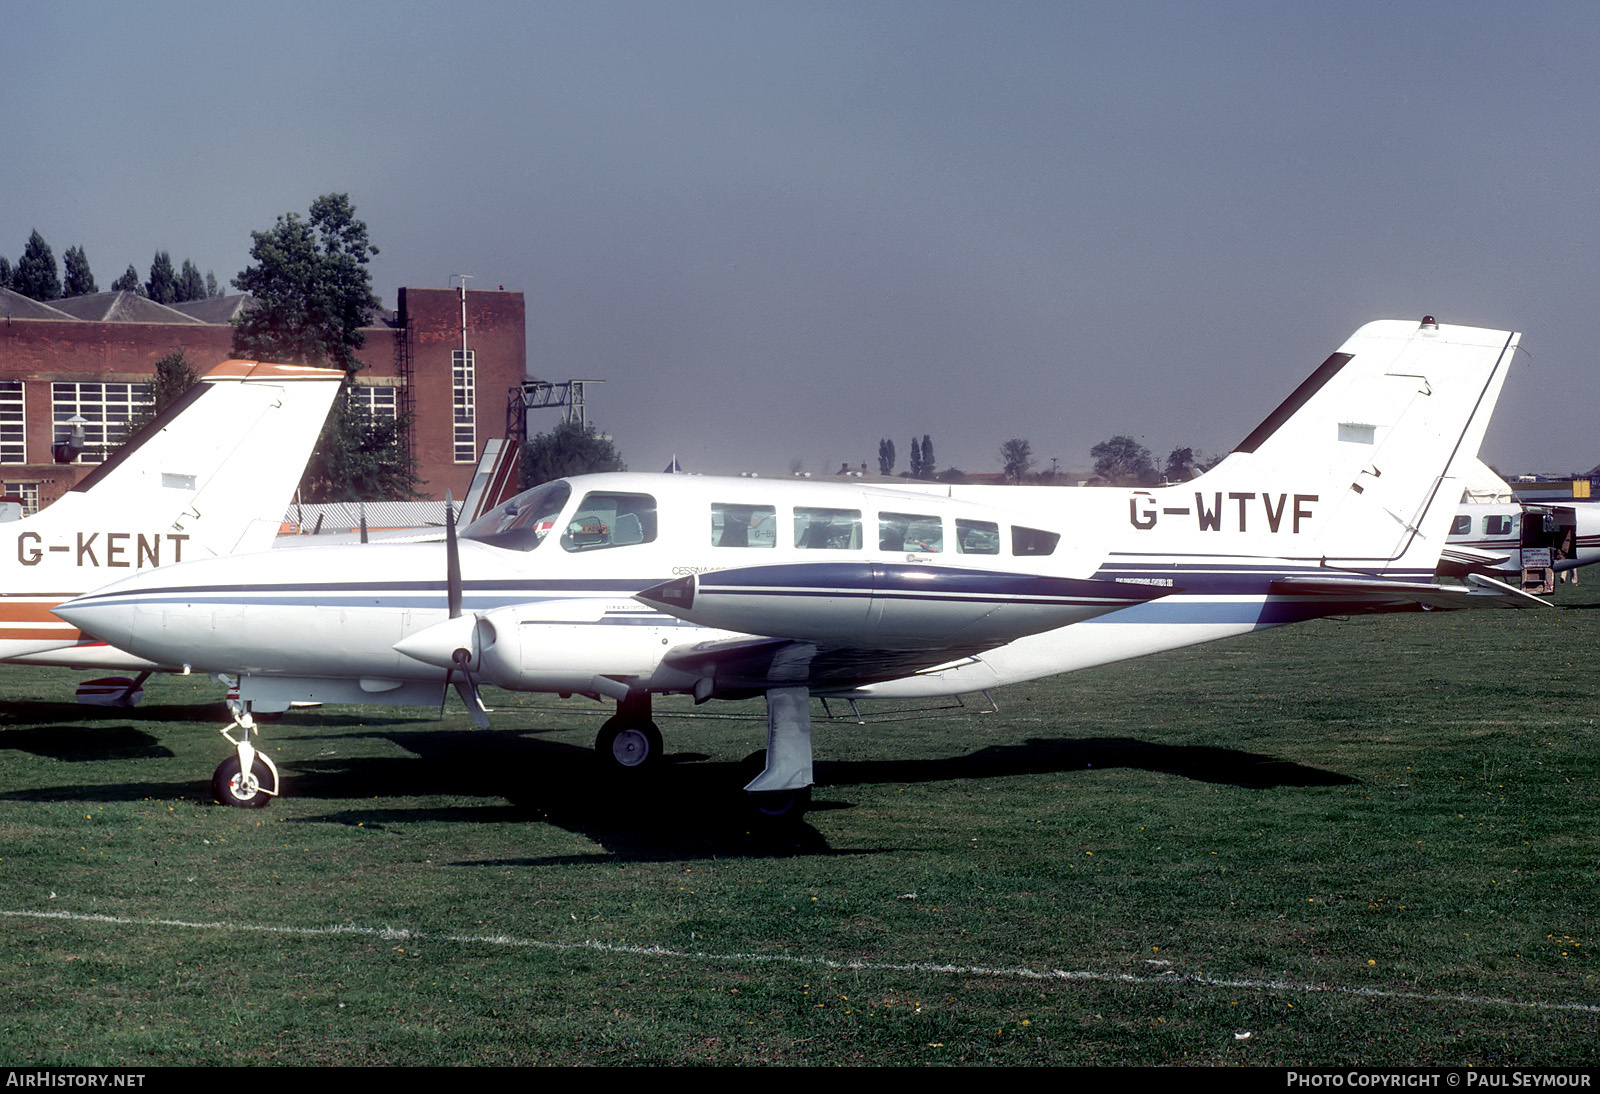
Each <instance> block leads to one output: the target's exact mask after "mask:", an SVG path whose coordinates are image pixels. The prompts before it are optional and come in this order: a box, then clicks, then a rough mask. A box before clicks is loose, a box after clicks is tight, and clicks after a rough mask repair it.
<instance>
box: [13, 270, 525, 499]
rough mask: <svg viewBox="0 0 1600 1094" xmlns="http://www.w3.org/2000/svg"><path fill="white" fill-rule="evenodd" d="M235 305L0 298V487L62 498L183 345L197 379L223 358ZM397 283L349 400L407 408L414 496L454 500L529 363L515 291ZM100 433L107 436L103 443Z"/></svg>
mask: <svg viewBox="0 0 1600 1094" xmlns="http://www.w3.org/2000/svg"><path fill="white" fill-rule="evenodd" d="M248 304H249V298H248V297H244V296H232V297H223V298H221V299H211V300H197V301H193V302H191V303H188V304H179V305H174V306H171V307H168V306H165V305H161V304H157V303H154V302H153V301H150V300H146V299H144V298H143V297H140V296H138V295H136V294H134V293H128V292H112V293H99V294H96V295H94V296H80V297H74V298H71V299H68V300H57V301H53V302H52V303H50V304H41V303H39V302H37V301H34V300H30V299H28V298H27V297H25V296H20V295H18V294H17V293H14V292H11V291H9V290H6V289H0V490H3V491H4V493H5V494H7V495H12V496H19V497H22V498H24V499H25V500H26V501H27V502H28V503H29V505H30V506H31V507H37V506H43V505H48V504H49V503H50V502H52V501H54V500H55V499H56V498H58V497H60V496H61V495H62V494H63V493H64V492H65V491H66V490H68V489H69V488H70V487H71V486H72V485H73V484H74V483H76V482H77V481H78V480H79V479H81V478H82V477H83V476H84V475H85V474H87V473H88V471H89V466H88V465H92V464H95V463H98V462H100V460H101V459H103V458H104V451H105V447H104V446H105V444H106V442H107V441H108V440H111V441H115V440H116V439H117V437H118V436H119V434H120V427H121V425H122V423H125V422H126V421H127V420H128V419H129V417H130V416H132V415H133V414H134V413H135V412H136V410H137V408H138V406H139V405H140V404H141V403H142V402H147V401H148V398H149V382H150V379H151V377H152V376H153V375H154V374H155V365H156V362H157V361H159V360H160V359H161V358H163V357H165V356H166V355H167V354H169V353H172V352H173V351H174V350H178V349H182V350H183V351H184V352H185V353H186V354H187V356H188V358H189V360H190V362H191V363H192V364H193V365H194V366H195V368H196V369H197V370H198V371H200V372H202V373H204V372H205V371H206V370H208V369H210V368H211V367H212V366H213V365H216V364H217V363H218V362H220V361H224V360H226V359H227V358H229V357H231V356H232V355H233V327H232V326H231V323H232V320H233V318H234V316H235V315H237V314H238V313H239V311H240V310H241V309H243V308H244V307H246V306H248ZM464 311H465V323H466V334H465V352H463V335H462V321H463V306H462V294H461V292H460V291H459V290H456V289H416V288H402V289H401V290H400V291H399V299H398V307H397V308H396V309H395V310H394V311H391V312H383V313H380V315H379V316H378V317H377V319H376V322H375V323H374V325H373V326H371V327H368V328H366V330H365V333H366V336H367V344H366V346H365V347H363V348H362V350H361V360H362V361H363V362H364V363H365V364H366V366H367V367H366V368H365V369H363V370H362V372H361V373H360V374H359V375H358V376H357V378H356V382H355V386H354V388H353V389H352V391H351V397H352V398H354V399H359V400H360V401H362V402H363V403H365V404H366V405H367V406H368V407H370V408H371V409H372V411H373V412H374V413H375V414H379V415H394V414H398V413H402V412H405V411H407V410H409V411H410V412H411V416H412V418H411V421H412V426H411V433H410V437H409V443H410V446H411V451H412V454H413V455H415V456H416V457H417V462H418V475H419V477H420V479H421V485H420V490H421V491H422V493H423V495H424V496H425V497H428V498H432V499H442V498H443V497H444V494H445V491H446V490H449V491H451V492H452V493H453V494H454V495H455V496H456V497H457V498H460V497H462V496H463V495H464V494H465V493H466V490H467V486H468V484H469V483H470V481H471V478H472V471H473V468H474V466H475V465H476V463H477V460H478V456H479V454H480V453H481V452H482V451H483V443H484V441H486V440H488V439H489V438H491V437H498V436H501V435H502V434H503V433H504V430H505V407H506V394H507V392H508V391H509V390H510V389H511V388H514V387H518V386H520V385H521V383H522V381H523V377H524V372H525V370H526V366H527V348H526V309H525V307H524V303H523V298H522V294H521V293H519V292H505V291H503V290H501V291H484V290H478V289H474V290H471V291H469V292H467V293H466V297H465V309H464ZM75 416H76V417H78V418H80V419H82V422H81V424H82V428H83V430H84V440H85V447H84V449H83V452H82V454H81V455H80V456H79V457H78V458H77V459H76V460H75V461H74V462H73V463H71V464H58V463H56V462H55V460H54V458H53V455H52V447H53V446H54V445H55V444H56V443H58V442H60V441H64V440H66V439H67V437H68V436H69V435H70V433H71V431H72V429H73V426H72V425H71V424H69V422H70V420H71V419H72V418H74V417H75ZM108 434H109V436H108Z"/></svg>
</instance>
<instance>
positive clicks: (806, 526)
mask: <svg viewBox="0 0 1600 1094" xmlns="http://www.w3.org/2000/svg"><path fill="white" fill-rule="evenodd" d="M794 545H795V546H796V547H804V548H810V549H814V550H819V551H859V550H860V549H861V510H859V509H815V508H810V507H805V506H799V505H797V506H795V508H794Z"/></svg>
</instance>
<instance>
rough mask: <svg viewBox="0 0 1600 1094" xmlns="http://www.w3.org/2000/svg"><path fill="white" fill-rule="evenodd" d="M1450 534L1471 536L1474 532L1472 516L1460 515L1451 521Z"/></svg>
mask: <svg viewBox="0 0 1600 1094" xmlns="http://www.w3.org/2000/svg"><path fill="white" fill-rule="evenodd" d="M1450 534H1451V535H1452V536H1469V535H1471V534H1472V518H1471V517H1469V516H1459V517H1457V518H1456V519H1455V520H1453V521H1451V522H1450Z"/></svg>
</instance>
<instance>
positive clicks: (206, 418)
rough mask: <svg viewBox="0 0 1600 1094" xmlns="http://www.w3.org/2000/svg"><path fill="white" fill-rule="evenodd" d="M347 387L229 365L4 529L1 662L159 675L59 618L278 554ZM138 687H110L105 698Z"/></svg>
mask: <svg viewBox="0 0 1600 1094" xmlns="http://www.w3.org/2000/svg"><path fill="white" fill-rule="evenodd" d="M343 378H344V374H343V373H342V372H340V371H338V370H333V369H322V368H308V367H304V366H300V365H281V364H268V363H264V362H257V361H224V362H223V363H222V364H220V365H218V366H217V367H216V368H214V369H212V370H211V371H210V372H209V373H207V374H206V375H205V376H204V377H203V378H202V379H201V382H200V383H197V384H195V385H194V387H192V388H190V389H189V391H188V392H187V393H185V394H184V395H183V396H182V397H180V398H179V399H178V401H177V402H175V403H174V404H173V405H172V406H170V407H168V408H167V409H166V410H165V411H163V412H162V413H161V414H160V415H158V416H157V417H156V418H155V419H154V420H153V421H151V422H150V423H149V424H148V425H146V426H145V427H144V428H143V429H142V430H140V431H139V432H138V433H137V434H136V435H135V436H134V437H133V438H131V439H130V440H129V441H128V443H127V444H125V445H124V446H122V447H121V448H119V449H117V450H116V451H114V452H112V453H111V454H110V455H109V456H108V457H107V458H106V461H105V462H104V463H102V464H100V465H99V466H98V467H96V468H95V469H94V470H93V471H91V472H90V473H89V474H88V475H87V476H86V477H85V478H84V479H83V480H82V481H81V482H79V483H78V484H77V485H76V486H74V487H72V489H71V490H69V491H68V492H67V493H66V494H64V495H63V496H62V497H61V498H60V499H59V500H57V501H55V502H54V503H52V504H50V505H48V506H46V507H45V508H43V509H41V510H40V511H39V512H38V513H35V514H34V515H32V516H29V517H24V518H22V519H20V520H14V521H10V522H7V523H4V524H0V545H3V546H0V571H3V573H4V579H3V581H4V583H3V585H0V588H3V589H4V593H3V594H0V659H4V660H6V661H11V662H17V663H25V664H34V665H66V666H70V667H74V668H117V669H138V670H143V671H145V672H146V674H148V671H149V670H153V669H156V668H159V667H161V666H160V665H159V664H151V663H149V662H147V661H144V660H142V659H139V658H134V657H130V656H129V655H127V654H126V653H124V652H123V651H121V650H117V649H114V648H111V647H108V646H106V645H105V644H104V643H100V642H95V641H92V640H85V639H83V638H82V636H81V635H80V634H79V632H78V630H77V628H75V627H72V626H71V625H69V624H67V623H64V622H62V621H61V620H60V619H59V618H57V617H56V616H54V615H52V614H51V609H52V608H54V607H55V606H56V605H57V604H59V603H61V602H62V601H63V600H68V599H70V598H72V597H74V596H77V595H79V594H81V593H83V592H85V591H87V590H89V589H93V588H96V587H98V586H100V585H104V584H106V583H107V582H108V581H111V580H112V579H114V578H117V577H121V576H123V575H125V574H128V573H131V572H134V571H141V570H148V569H151V568H153V567H157V566H164V565H168V564H172V563H180V562H187V561H190V560H193V559H203V558H208V557H213V556H217V555H227V554H232V553H234V552H245V551H248V552H255V551H261V550H265V549H267V548H269V547H271V546H272V542H273V539H274V537H275V536H276V535H277V533H278V527H279V524H280V523H281V521H282V516H283V512H284V510H285V509H286V508H287V506H288V503H289V499H290V498H291V497H292V496H293V493H294V488H295V485H296V484H297V483H298V482H299V480H300V474H301V472H302V471H303V470H304V468H305V462H306V460H307V459H308V458H309V457H310V455H311V448H312V446H313V445H314V444H315V443H316V440H317V437H318V435H319V434H320V432H321V430H322V423H323V419H324V418H326V417H327V415H328V408H329V407H331V406H332V405H333V399H334V396H335V395H337V394H338V391H339V385H340V383H341V382H342V380H343ZM142 679H143V678H142V677H141V679H140V681H139V682H140V683H142ZM136 689H137V683H134V682H132V681H129V682H127V686H126V687H117V686H114V685H108V686H107V687H106V688H105V689H103V690H105V691H106V694H104V695H103V696H101V701H107V700H109V701H110V702H112V703H127V702H129V701H130V700H131V699H132V698H133V693H134V692H135V691H136Z"/></svg>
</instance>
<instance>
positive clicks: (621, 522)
mask: <svg viewBox="0 0 1600 1094" xmlns="http://www.w3.org/2000/svg"><path fill="white" fill-rule="evenodd" d="M655 538H656V499H655V498H653V497H651V496H650V495H649V494H590V495H588V496H587V497H585V498H584V499H583V501H582V502H581V503H580V504H579V505H578V510H577V512H576V513H574V514H573V515H572V519H571V520H569V521H568V522H567V527H566V530H565V531H564V532H562V533H561V546H562V547H563V548H565V549H566V550H568V551H598V550H601V549H602V548H605V547H631V546H633V545H634V544H636V543H650V542H651V541H653V540H654V539H655Z"/></svg>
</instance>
